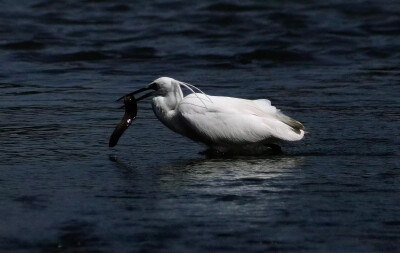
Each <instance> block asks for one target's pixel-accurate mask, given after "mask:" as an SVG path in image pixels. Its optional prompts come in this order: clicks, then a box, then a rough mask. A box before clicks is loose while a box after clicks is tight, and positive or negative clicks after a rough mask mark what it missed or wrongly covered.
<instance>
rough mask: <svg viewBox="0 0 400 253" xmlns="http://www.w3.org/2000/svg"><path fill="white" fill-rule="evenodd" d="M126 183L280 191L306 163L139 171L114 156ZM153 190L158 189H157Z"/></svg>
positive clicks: (218, 162)
mask: <svg viewBox="0 0 400 253" xmlns="http://www.w3.org/2000/svg"><path fill="white" fill-rule="evenodd" d="M110 159H111V160H112V161H114V162H116V163H117V166H118V168H119V170H120V171H121V172H122V174H123V175H122V176H123V177H124V179H125V180H128V181H131V183H133V184H134V185H135V188H136V189H137V187H138V186H139V185H142V186H143V187H145V188H146V189H147V190H149V188H148V187H151V188H153V189H152V191H153V192H154V191H155V192H157V191H159V190H160V191H164V192H165V191H171V190H172V191H174V192H175V193H177V192H179V191H185V190H188V189H189V188H190V191H193V190H195V189H198V190H199V191H203V192H204V191H206V192H212V191H227V190H232V191H235V192H238V191H241V190H246V189H248V188H249V187H250V188H252V189H253V190H255V187H256V188H257V189H258V190H261V189H262V190H265V191H279V190H283V189H287V188H288V187H290V184H289V185H288V184H286V183H284V182H285V181H288V182H289V181H291V180H290V179H291V178H292V179H293V178H298V176H299V170H298V168H299V166H300V165H301V164H302V163H303V162H304V159H305V158H304V157H301V156H294V157H290V156H270V157H261V158H260V157H243V158H237V159H234V158H213V159H197V160H189V161H186V162H182V161H170V162H168V163H167V164H160V165H158V166H154V167H152V168H137V167H136V166H135V165H133V164H132V163H129V162H126V161H125V160H124V161H120V160H119V159H118V158H117V157H115V156H113V157H110ZM154 187H155V188H156V189H154Z"/></svg>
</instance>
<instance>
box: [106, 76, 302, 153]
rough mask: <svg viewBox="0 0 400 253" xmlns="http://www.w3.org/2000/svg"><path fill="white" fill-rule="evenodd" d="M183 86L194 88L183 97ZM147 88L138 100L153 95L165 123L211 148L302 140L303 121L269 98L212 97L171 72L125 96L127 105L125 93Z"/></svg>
mask: <svg viewBox="0 0 400 253" xmlns="http://www.w3.org/2000/svg"><path fill="white" fill-rule="evenodd" d="M181 87H185V88H187V89H189V90H190V91H191V92H192V93H191V94H189V95H187V96H185V97H184V96H183V93H182V90H181ZM148 90H150V91H151V92H149V93H147V94H145V95H143V96H141V97H139V98H137V99H136V101H140V100H142V99H144V98H147V97H150V96H152V97H153V99H152V106H153V111H154V113H155V115H156V116H157V118H158V119H159V120H160V121H161V122H162V123H163V124H164V125H165V126H167V127H168V128H169V129H171V130H172V131H174V132H176V133H179V134H181V135H183V136H186V137H188V138H189V139H191V140H193V141H195V142H200V143H203V144H205V145H207V146H208V147H209V148H210V150H214V151H217V152H235V153H263V152H266V151H268V150H274V151H280V147H279V146H278V144H279V143H280V142H282V141H298V140H301V139H302V138H303V137H304V133H305V131H304V126H303V124H302V123H300V122H298V121H296V120H294V119H292V118H290V117H288V116H286V115H284V114H283V113H282V112H280V110H278V109H276V107H274V106H272V105H271V102H270V101H269V100H267V99H258V100H247V99H240V98H233V97H221V96H209V95H206V94H205V93H204V92H202V91H201V90H200V89H199V88H197V87H195V86H194V85H191V84H188V83H185V82H181V81H178V80H175V79H173V78H169V77H161V78H158V79H156V80H155V81H153V82H152V83H150V84H149V85H148V86H147V87H145V88H142V89H139V90H137V91H135V92H132V93H129V94H127V95H125V96H124V97H122V98H125V107H127V106H128V105H129V104H127V102H126V101H130V100H129V99H127V98H133V99H134V97H133V96H134V95H136V94H138V93H141V92H144V91H148ZM195 90H196V91H197V92H198V93H196V92H195ZM122 98H121V99H122ZM135 103H136V102H135ZM135 105H136V104H135ZM135 110H136V107H135ZM134 114H135V116H136V113H134ZM126 115H127V111H126ZM124 118H129V117H124ZM131 121H132V119H131V120H129V121H128V123H129V124H130V122H131ZM129 124H126V127H123V130H122V132H123V131H124V130H125V129H126V128H127V127H128V126H129ZM122 132H120V133H119V136H120V135H121V134H122ZM119 136H118V138H119ZM118 138H117V139H116V141H118ZM116 141H115V140H114V143H115V144H114V146H115V145H116ZM110 146H112V145H111V140H110Z"/></svg>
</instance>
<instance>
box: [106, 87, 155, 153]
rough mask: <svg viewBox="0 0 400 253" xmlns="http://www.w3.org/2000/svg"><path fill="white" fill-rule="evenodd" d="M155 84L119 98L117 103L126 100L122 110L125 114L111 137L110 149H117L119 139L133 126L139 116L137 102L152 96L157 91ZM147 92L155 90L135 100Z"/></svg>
mask: <svg viewBox="0 0 400 253" xmlns="http://www.w3.org/2000/svg"><path fill="white" fill-rule="evenodd" d="M154 86H155V85H154V84H153V83H152V84H150V85H149V86H147V87H145V88H142V89H139V90H137V91H134V92H132V93H129V94H126V95H125V96H123V97H121V98H119V99H118V100H117V101H120V100H122V99H124V105H123V106H122V107H121V108H125V114H124V116H123V117H122V119H121V121H120V122H119V124H118V125H117V126H116V127H115V129H114V132H113V133H112V135H111V137H110V141H109V143H108V146H109V147H115V146H116V145H117V143H118V140H119V138H120V137H121V136H122V134H123V133H124V132H125V130H126V129H128V127H129V126H130V125H131V124H132V122H133V120H134V119H136V115H137V102H138V101H140V100H142V99H145V98H147V97H150V96H152V95H153V94H154V93H155V91H154V90H153V89H154ZM147 90H153V91H151V92H149V93H147V94H145V95H143V96H141V97H139V98H138V99H135V97H134V95H136V94H138V93H141V92H143V91H147Z"/></svg>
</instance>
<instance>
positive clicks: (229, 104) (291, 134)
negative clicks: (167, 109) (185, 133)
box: [177, 94, 304, 144]
mask: <svg viewBox="0 0 400 253" xmlns="http://www.w3.org/2000/svg"><path fill="white" fill-rule="evenodd" d="M196 95H197V96H196ZM196 95H194V94H191V95H189V96H187V97H185V98H184V99H183V101H182V102H181V103H180V105H179V107H178V108H177V109H178V113H179V114H180V117H181V118H182V120H183V121H184V122H185V124H186V125H187V127H188V128H189V129H190V131H193V132H194V133H195V134H196V135H198V136H201V137H202V138H208V139H210V141H212V142H216V143H227V142H228V143H229V142H231V143H238V144H240V143H254V142H262V141H266V140H268V139H270V138H274V139H282V140H287V141H292V140H293V141H294V140H299V139H301V138H302V137H303V135H304V133H301V132H300V133H299V132H296V131H294V129H293V128H292V127H290V126H289V125H287V124H286V123H284V122H283V121H281V120H280V119H279V117H276V116H275V115H276V114H277V113H279V111H278V110H277V109H276V108H275V107H273V106H271V105H270V102H269V100H254V101H253V100H246V99H238V98H230V97H215V96H209V98H210V99H209V100H206V99H205V97H204V95H202V94H196ZM210 100H211V101H210Z"/></svg>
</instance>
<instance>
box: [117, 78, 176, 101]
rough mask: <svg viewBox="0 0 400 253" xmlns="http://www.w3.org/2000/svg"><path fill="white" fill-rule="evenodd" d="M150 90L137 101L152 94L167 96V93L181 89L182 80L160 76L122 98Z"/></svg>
mask: <svg viewBox="0 0 400 253" xmlns="http://www.w3.org/2000/svg"><path fill="white" fill-rule="evenodd" d="M148 90H150V92H149V93H147V94H145V95H143V96H141V97H139V98H137V99H136V101H140V100H142V99H144V98H147V97H150V96H166V95H167V94H169V93H173V92H175V91H177V90H179V91H180V82H179V81H177V80H175V79H173V78H170V77H160V78H157V79H156V80H154V81H153V82H151V83H150V84H149V85H147V86H146V87H144V88H141V89H139V90H137V91H134V92H132V93H129V94H126V95H125V96H123V97H122V98H124V97H126V96H133V95H136V94H138V93H141V92H144V91H148ZM122 98H120V99H122Z"/></svg>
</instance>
